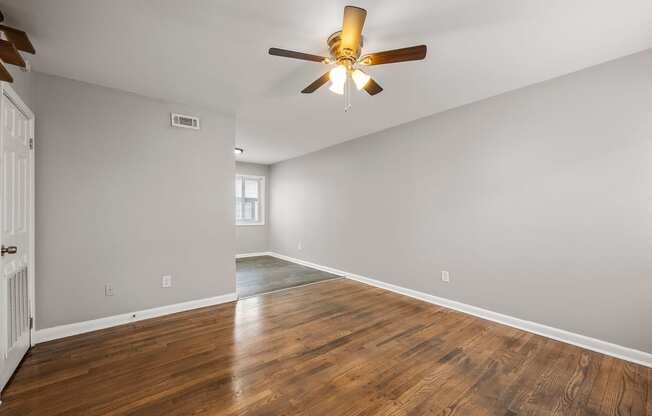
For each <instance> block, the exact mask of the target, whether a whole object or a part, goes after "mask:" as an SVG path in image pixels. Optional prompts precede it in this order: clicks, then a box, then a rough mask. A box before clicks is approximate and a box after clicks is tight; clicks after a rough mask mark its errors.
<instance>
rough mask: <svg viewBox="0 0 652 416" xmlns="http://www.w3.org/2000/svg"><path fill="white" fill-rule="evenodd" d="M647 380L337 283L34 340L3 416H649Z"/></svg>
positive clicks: (549, 344)
mask: <svg viewBox="0 0 652 416" xmlns="http://www.w3.org/2000/svg"><path fill="white" fill-rule="evenodd" d="M651 378H652V370H651V369H648V368H645V367H642V366H639V365H634V364H630V363H627V362H624V361H621V360H618V359H615V358H611V357H607V356H604V355H601V354H597V353H593V352H590V351H586V350H583V349H581V348H577V347H574V346H571V345H568V344H563V343H561V342H557V341H553V340H550V339H546V338H543V337H540V336H537V335H533V334H530V333H527V332H523V331H520V330H517V329H513V328H510V327H506V326H502V325H499V324H496V323H493V322H489V321H484V320H481V319H478V318H475V317H473V316H470V315H465V314H462V313H458V312H455V311H452V310H449V309H445V308H442V307H438V306H435V305H431V304H428V303H424V302H420V301H418V300H415V299H412V298H408V297H405V296H401V295H398V294H395V293H392V292H388V291H384V290H382V289H378V288H375V287H371V286H366V285H364V284H361V283H357V282H353V281H350V280H346V279H337V280H329V281H325V282H322V283H319V284H314V285H309V286H302V287H298V288H295V289H292V290H286V291H280V292H276V293H272V294H268V295H264V296H256V297H251V298H248V299H244V300H240V301H238V302H232V303H228V304H224V305H219V306H214V307H209V308H203V309H198V310H194V311H189V312H184V313H179V314H175V315H170V316H165V317H161V318H156V319H151V320H148V321H141V322H136V323H133V324H130V325H125V326H121V327H116V328H112V329H107V330H103V331H98V332H95V333H90V334H85V335H79V336H75V337H71V338H68V339H63V340H58V341H53V342H49V343H46V344H41V345H38V346H36V347H35V348H34V349H33V350H32V351H31V352H30V353H29V354H28V356H27V357H26V359H25V361H24V363H23V364H22V366H21V367H20V369H19V370H18V372H17V374H16V376H15V377H14V379H13V381H11V383H10V384H9V385H8V387H7V389H6V391H5V393H4V394H3V400H4V403H3V405H2V407H0V416H7V415H16V416H18V415H20V416H32V415H38V416H49V415H84V416H96V415H131V416H152V415H165V416H181V415H184V416H187V415H211V416H222V415H224V416H227V415H229V416H237V415H274V416H282V415H288V416H289V415H306V416H308V415H309V416H322V415H323V416H340V415H350V416H352V415H357V416H362V415H462V416H475V415H500V416H504V415H637V416H644V415H646V414H648V415H649V414H652V413H650V409H651V406H652V403H651V401H650V400H652V382H651V380H650V379H651Z"/></svg>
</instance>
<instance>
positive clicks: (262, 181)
mask: <svg viewBox="0 0 652 416" xmlns="http://www.w3.org/2000/svg"><path fill="white" fill-rule="evenodd" d="M238 178H242V195H244V186H245V185H244V184H245V180H246V179H254V180H257V181H259V182H258V183H259V185H258V188H259V189H258V206H259V207H260V209H259V217H258V221H256V222H249V221H241V220H238V218H237V213H236V212H235V205H236V204H235V202H236V201H235V198H237V197H236V193H235V192H236V190H235V180H237V179H238ZM233 182H234V184H233V198H234V204H233V205H234V212H233V214H234V217H235V218H234V219H235V225H236V226H251V225H257V226H261V225H265V212H266V209H265V208H266V206H265V205H267V201H266V199H265V177H264V176H257V175H244V174H240V173H236V174H235V178H234V181H233ZM243 199H245V198H243Z"/></svg>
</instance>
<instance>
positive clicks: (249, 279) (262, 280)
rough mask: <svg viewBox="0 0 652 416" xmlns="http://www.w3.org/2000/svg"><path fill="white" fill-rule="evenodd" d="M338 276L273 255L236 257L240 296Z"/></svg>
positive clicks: (237, 283)
mask: <svg viewBox="0 0 652 416" xmlns="http://www.w3.org/2000/svg"><path fill="white" fill-rule="evenodd" d="M339 278H340V276H337V275H334V274H331V273H326V272H322V271H321V270H316V269H312V268H310V267H305V266H301V265H299V264H296V263H290V262H289V261H285V260H281V259H278V258H276V257H272V256H258V257H247V258H243V259H237V260H236V286H237V289H238V296H239V297H241V298H244V297H248V296H253V295H258V294H261V293H268V292H273V291H275V290H280V289H287V288H289V287H294V286H301V285H306V284H309V283H315V282H321V281H323V280H329V279H339Z"/></svg>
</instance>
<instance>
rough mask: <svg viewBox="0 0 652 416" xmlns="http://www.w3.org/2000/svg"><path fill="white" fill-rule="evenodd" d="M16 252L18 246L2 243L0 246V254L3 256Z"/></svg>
mask: <svg viewBox="0 0 652 416" xmlns="http://www.w3.org/2000/svg"><path fill="white" fill-rule="evenodd" d="M17 252H18V247H16V246H9V247H5V246H4V245H3V246H2V248H0V256H4V255H5V254H16V253H17Z"/></svg>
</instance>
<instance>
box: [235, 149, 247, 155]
mask: <svg viewBox="0 0 652 416" xmlns="http://www.w3.org/2000/svg"><path fill="white" fill-rule="evenodd" d="M243 153H244V149H242V148H241V147H234V148H233V154H235V155H241V154H243Z"/></svg>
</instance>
